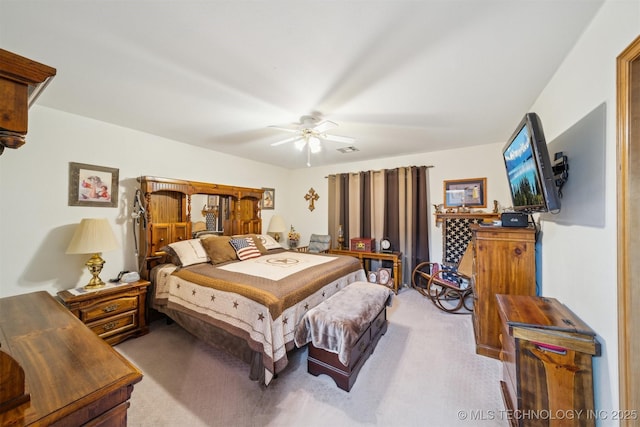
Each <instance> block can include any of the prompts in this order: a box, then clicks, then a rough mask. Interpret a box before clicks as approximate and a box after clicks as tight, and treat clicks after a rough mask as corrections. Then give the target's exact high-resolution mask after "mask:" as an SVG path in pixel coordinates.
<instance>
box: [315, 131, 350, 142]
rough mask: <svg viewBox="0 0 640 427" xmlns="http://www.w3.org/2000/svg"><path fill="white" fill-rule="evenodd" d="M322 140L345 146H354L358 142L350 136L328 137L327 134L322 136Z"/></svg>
mask: <svg viewBox="0 0 640 427" xmlns="http://www.w3.org/2000/svg"><path fill="white" fill-rule="evenodd" d="M320 138H322V139H324V140H327V141H334V142H342V143H344V144H353V143H354V142H356V139H355V138H351V137H350V136H339V135H327V134H326V133H324V134H322V135H320Z"/></svg>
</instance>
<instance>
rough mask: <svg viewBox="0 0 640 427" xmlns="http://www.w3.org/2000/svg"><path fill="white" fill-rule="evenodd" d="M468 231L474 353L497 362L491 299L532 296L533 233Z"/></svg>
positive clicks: (502, 229) (496, 229) (478, 228)
mask: <svg viewBox="0 0 640 427" xmlns="http://www.w3.org/2000/svg"><path fill="white" fill-rule="evenodd" d="M471 230H472V233H473V237H472V250H473V275H472V278H471V286H472V289H473V298H474V299H473V330H474V333H475V340H476V353H478V354H481V355H484V356H489V357H493V358H496V359H497V358H498V357H499V355H500V350H501V344H500V339H499V335H500V316H499V315H498V309H497V307H496V298H495V296H496V295H497V294H510V295H535V294H536V262H535V230H534V229H533V228H515V227H514V228H510V227H495V226H490V227H484V226H479V225H472V226H471Z"/></svg>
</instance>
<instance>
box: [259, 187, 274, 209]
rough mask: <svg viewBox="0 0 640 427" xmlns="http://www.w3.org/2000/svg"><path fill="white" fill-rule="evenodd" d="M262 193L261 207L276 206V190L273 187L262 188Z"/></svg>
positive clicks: (271, 207)
mask: <svg viewBox="0 0 640 427" xmlns="http://www.w3.org/2000/svg"><path fill="white" fill-rule="evenodd" d="M263 190H264V193H262V209H275V206H276V190H275V188H263Z"/></svg>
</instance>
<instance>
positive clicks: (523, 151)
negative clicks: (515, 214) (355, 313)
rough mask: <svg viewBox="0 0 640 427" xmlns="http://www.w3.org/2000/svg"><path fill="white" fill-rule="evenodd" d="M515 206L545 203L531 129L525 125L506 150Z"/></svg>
mask: <svg viewBox="0 0 640 427" xmlns="http://www.w3.org/2000/svg"><path fill="white" fill-rule="evenodd" d="M504 161H505V165H506V168H507V174H508V176H509V185H510V186H511V195H512V198H513V205H514V208H517V207H522V206H537V205H544V198H543V195H542V191H541V189H540V180H539V177H538V169H537V168H536V163H535V159H534V158H533V151H532V148H531V143H530V136H529V130H528V128H527V126H523V127H522V129H521V130H520V132H519V133H518V134H517V135H516V136H515V138H513V141H512V142H511V144H510V145H509V146H508V147H507V148H506V149H505V150H504Z"/></svg>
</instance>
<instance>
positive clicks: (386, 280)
mask: <svg viewBox="0 0 640 427" xmlns="http://www.w3.org/2000/svg"><path fill="white" fill-rule="evenodd" d="M392 280H393V279H392V278H391V269H390V268H386V267H383V268H379V269H378V283H379V284H381V285H384V286H390V285H392V284H393V281H392Z"/></svg>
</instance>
